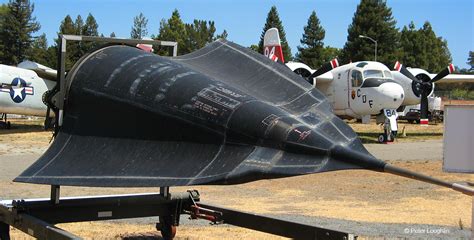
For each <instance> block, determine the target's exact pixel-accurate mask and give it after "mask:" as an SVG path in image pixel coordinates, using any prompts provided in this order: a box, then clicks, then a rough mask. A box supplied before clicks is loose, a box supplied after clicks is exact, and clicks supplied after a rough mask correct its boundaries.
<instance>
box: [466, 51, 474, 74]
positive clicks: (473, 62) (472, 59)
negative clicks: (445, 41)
mask: <svg viewBox="0 0 474 240" xmlns="http://www.w3.org/2000/svg"><path fill="white" fill-rule="evenodd" d="M467 61H468V62H467V64H469V66H471V68H470V69H469V71H474V52H473V51H469V57H468V58H467Z"/></svg>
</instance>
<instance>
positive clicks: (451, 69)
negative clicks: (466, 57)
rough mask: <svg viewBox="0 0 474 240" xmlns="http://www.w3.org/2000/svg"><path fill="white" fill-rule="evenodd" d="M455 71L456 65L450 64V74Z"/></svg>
mask: <svg viewBox="0 0 474 240" xmlns="http://www.w3.org/2000/svg"><path fill="white" fill-rule="evenodd" d="M454 70H455V69H454V65H453V64H452V63H451V64H449V66H448V71H449V73H453V72H454Z"/></svg>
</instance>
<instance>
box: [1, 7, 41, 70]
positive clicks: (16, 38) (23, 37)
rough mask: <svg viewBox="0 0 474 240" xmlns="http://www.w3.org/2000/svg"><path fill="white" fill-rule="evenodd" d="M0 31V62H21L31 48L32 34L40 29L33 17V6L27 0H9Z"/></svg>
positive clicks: (11, 63)
mask: <svg viewBox="0 0 474 240" xmlns="http://www.w3.org/2000/svg"><path fill="white" fill-rule="evenodd" d="M7 8H8V11H7V14H6V15H5V18H4V21H3V23H2V28H1V29H0V38H1V39H2V40H1V42H2V44H3V57H2V59H1V60H0V62H3V63H5V64H9V65H16V64H18V63H19V62H21V61H23V59H24V58H25V55H26V53H27V52H28V51H29V49H30V47H31V43H32V42H33V38H32V36H31V34H32V33H34V32H36V31H38V30H39V29H40V27H41V26H40V24H39V23H38V22H37V21H36V18H35V17H33V11H34V8H35V7H34V4H31V3H30V1H29V0H10V1H9V2H8V4H7Z"/></svg>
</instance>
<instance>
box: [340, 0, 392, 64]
mask: <svg viewBox="0 0 474 240" xmlns="http://www.w3.org/2000/svg"><path fill="white" fill-rule="evenodd" d="M395 24H396V21H395V19H394V18H393V16H392V10H391V8H389V7H388V6H387V4H386V1H384V0H361V1H360V3H359V5H358V6H357V10H356V12H355V13H354V17H353V18H352V23H351V25H349V28H348V36H347V42H346V44H345V45H344V48H343V50H342V56H341V60H342V62H349V61H353V62H354V61H362V60H373V59H374V51H375V46H374V43H373V42H372V41H370V40H369V39H365V38H360V37H359V35H364V36H368V37H371V38H373V39H374V40H376V41H377V45H378V49H377V61H379V62H382V63H384V64H386V65H387V66H391V65H393V63H394V62H395V61H396V60H397V54H398V53H397V49H398V41H399V32H398V29H397V28H396V26H395Z"/></svg>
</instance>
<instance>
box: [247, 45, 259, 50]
mask: <svg viewBox="0 0 474 240" xmlns="http://www.w3.org/2000/svg"><path fill="white" fill-rule="evenodd" d="M249 49H251V50H254V51H255V52H258V45H257V44H252V45H250V47H249Z"/></svg>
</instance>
